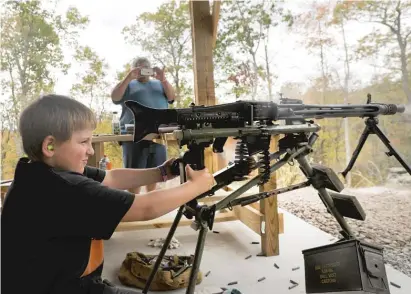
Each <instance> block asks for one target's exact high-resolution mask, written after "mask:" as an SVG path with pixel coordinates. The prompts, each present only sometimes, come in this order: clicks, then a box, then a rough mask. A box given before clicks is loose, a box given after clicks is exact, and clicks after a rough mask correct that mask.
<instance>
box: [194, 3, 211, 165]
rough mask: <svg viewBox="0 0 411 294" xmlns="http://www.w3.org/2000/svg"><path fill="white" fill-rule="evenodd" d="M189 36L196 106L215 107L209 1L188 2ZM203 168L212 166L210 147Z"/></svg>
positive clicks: (206, 152)
mask: <svg viewBox="0 0 411 294" xmlns="http://www.w3.org/2000/svg"><path fill="white" fill-rule="evenodd" d="M190 17H191V36H192V47H193V70H194V91H195V104H196V105H205V106H210V105H215V104H216V102H215V89H214V66H213V19H212V15H211V13H210V3H209V1H190ZM204 153H205V154H204V157H205V162H204V164H205V166H206V167H207V168H208V169H209V171H210V172H214V171H215V170H216V168H214V165H213V152H212V147H210V148H207V149H206V150H205V152H204Z"/></svg>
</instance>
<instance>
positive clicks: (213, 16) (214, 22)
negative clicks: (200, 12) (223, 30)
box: [212, 0, 221, 48]
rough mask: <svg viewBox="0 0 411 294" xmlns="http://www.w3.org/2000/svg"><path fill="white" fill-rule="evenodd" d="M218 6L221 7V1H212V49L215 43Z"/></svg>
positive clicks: (218, 13) (218, 17)
mask: <svg viewBox="0 0 411 294" xmlns="http://www.w3.org/2000/svg"><path fill="white" fill-rule="evenodd" d="M220 6H221V1H217V0H214V1H213V14H212V22H213V48H215V44H216V41H217V29H218V20H219V19H220Z"/></svg>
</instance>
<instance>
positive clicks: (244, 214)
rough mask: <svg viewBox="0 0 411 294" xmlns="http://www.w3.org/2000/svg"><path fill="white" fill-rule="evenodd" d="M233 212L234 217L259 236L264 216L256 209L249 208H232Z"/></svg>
mask: <svg viewBox="0 0 411 294" xmlns="http://www.w3.org/2000/svg"><path fill="white" fill-rule="evenodd" d="M233 211H234V214H235V216H236V217H237V218H238V220H240V221H241V222H242V223H243V224H245V225H246V226H247V227H249V228H250V229H251V230H253V231H254V232H256V233H257V234H259V235H261V226H260V224H261V222H262V221H263V220H264V215H263V214H262V213H260V212H259V211H258V210H257V209H255V208H253V207H251V206H239V205H237V206H234V207H233Z"/></svg>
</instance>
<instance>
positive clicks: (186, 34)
mask: <svg viewBox="0 0 411 294" xmlns="http://www.w3.org/2000/svg"><path fill="white" fill-rule="evenodd" d="M143 28H144V29H143ZM122 33H123V34H124V37H125V40H126V41H127V42H129V43H130V44H132V45H136V46H141V48H142V49H143V51H145V52H147V53H148V55H149V56H151V58H152V60H154V61H155V62H156V63H157V64H158V66H159V67H163V68H165V69H166V71H167V73H168V74H170V75H171V76H172V79H173V86H174V89H175V92H176V96H177V97H179V98H180V103H177V106H178V107H180V106H182V105H183V104H184V102H186V100H187V99H186V98H189V99H191V101H193V100H194V99H192V97H193V96H194V94H193V89H192V88H191V87H190V86H189V85H188V82H187V79H186V78H184V74H186V73H188V72H189V71H191V70H192V59H193V58H192V54H191V51H192V49H191V30H190V15H189V7H188V3H186V2H179V3H177V2H176V1H174V0H173V1H170V2H167V3H164V4H162V5H160V7H159V8H158V9H157V11H156V12H155V13H151V12H144V13H142V14H140V15H139V16H137V19H136V23H135V24H133V25H130V26H127V27H125V28H124V29H123V32H122Z"/></svg>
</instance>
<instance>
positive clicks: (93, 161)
mask: <svg viewBox="0 0 411 294" xmlns="http://www.w3.org/2000/svg"><path fill="white" fill-rule="evenodd" d="M92 146H93V149H94V155H93V156H92V157H90V158H89V160H88V164H89V165H90V166H94V167H98V166H99V161H100V159H101V158H102V157H103V156H104V142H93V143H92Z"/></svg>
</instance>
